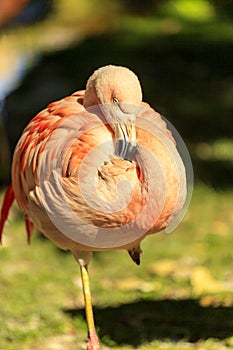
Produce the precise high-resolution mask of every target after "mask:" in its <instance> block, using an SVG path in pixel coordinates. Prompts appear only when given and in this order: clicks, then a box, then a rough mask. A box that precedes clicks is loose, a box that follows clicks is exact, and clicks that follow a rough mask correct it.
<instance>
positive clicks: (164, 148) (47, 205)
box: [0, 66, 187, 349]
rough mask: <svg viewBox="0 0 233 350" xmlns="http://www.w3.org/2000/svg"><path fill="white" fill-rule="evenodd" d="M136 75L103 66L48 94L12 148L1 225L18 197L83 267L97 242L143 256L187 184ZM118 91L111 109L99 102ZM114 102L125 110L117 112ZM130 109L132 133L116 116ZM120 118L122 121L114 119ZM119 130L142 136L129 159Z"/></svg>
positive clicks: (29, 216)
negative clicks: (79, 85) (56, 95)
mask: <svg viewBox="0 0 233 350" xmlns="http://www.w3.org/2000/svg"><path fill="white" fill-rule="evenodd" d="M129 72H130V73H129ZM135 77H136V76H135V75H134V74H133V73H132V72H131V71H129V70H128V69H126V68H122V67H115V66H108V67H104V68H101V69H100V70H97V71H96V72H95V73H94V74H93V76H92V78H90V79H89V81H88V83H87V89H86V90H82V91H78V92H75V93H74V94H72V95H71V96H68V97H65V98H63V99H61V100H60V101H57V102H53V103H51V104H50V105H49V106H48V107H47V108H45V109H44V110H42V111H41V112H40V113H39V114H37V115H36V116H35V117H34V118H33V119H32V120H31V121H30V122H29V124H28V125H27V126H26V128H25V129H24V131H23V133H22V136H21V138H20V139H19V141H18V144H17V146H16V148H15V151H14V156H13V163H12V185H11V186H10V188H9V190H8V191H7V193H6V196H5V200H4V202H3V207H2V211H1V221H0V234H1V233H2V230H3V225H4V222H5V220H6V218H7V215H8V212H9V208H10V206H11V204H12V202H13V200H14V197H15V199H16V201H17V203H18V205H19V207H20V209H21V210H22V211H23V212H24V214H25V221H26V230H27V233H28V237H30V235H31V231H32V229H33V227H34V225H35V226H36V227H37V228H38V229H39V230H40V231H41V232H42V233H43V234H44V235H45V236H47V237H48V238H49V239H50V240H51V241H53V242H54V243H55V244H56V245H57V246H58V247H60V248H62V249H65V250H70V251H71V252H72V254H73V256H74V257H75V259H76V260H77V261H78V262H79V263H80V264H81V266H82V267H83V266H87V265H88V262H89V259H90V255H91V252H92V251H94V250H105V249H127V250H128V251H129V253H130V255H131V257H132V259H133V260H134V261H135V262H136V263H139V257H140V253H141V250H140V246H139V244H140V242H141V240H142V239H143V238H144V237H145V236H146V235H148V234H151V233H155V232H158V231H160V230H162V229H164V228H166V227H167V226H168V225H169V223H170V222H171V221H172V220H173V218H174V217H175V216H176V215H177V213H178V212H179V211H180V209H181V208H182V207H183V205H184V202H185V198H186V193H187V191H186V174H185V168H184V165H183V162H182V160H181V158H180V156H179V153H178V151H177V149H176V142H175V140H174V138H173V136H172V134H171V132H170V131H169V130H168V129H167V126H166V123H165V122H164V121H163V120H162V118H161V117H160V115H159V114H158V113H157V112H155V111H154V110H153V109H152V108H151V107H150V106H149V105H148V104H146V103H144V102H142V101H141V90H140V85H139V83H138V80H137V78H135ZM130 79H131V80H130ZM130 81H131V83H132V86H130ZM127 84H128V85H127ZM113 92H114V97H113ZM116 96H117V97H116ZM113 101H114V103H115V105H114V106H113V107H114V109H109V112H108V111H107V112H106V109H101V108H99V106H101V105H103V106H105V105H104V104H111V103H112V102H113ZM116 101H117V102H116ZM125 102H126V103H127V104H128V105H127V106H126V107H125V106H124V105H121V106H120V107H119V103H122V104H123V103H125ZM122 106H123V107H122ZM130 106H131V107H130ZM132 106H137V107H140V108H139V109H137V108H136V109H133V108H132ZM118 107H119V108H120V109H121V114H120V113H119V112H115V110H116V109H117V108H118ZM106 108H107V107H106ZM111 108H112V107H111ZM128 109H129V110H128ZM122 110H123V112H122ZM132 110H133V113H132ZM117 111H118V109H117ZM135 111H136V112H135ZM134 114H137V122H136V127H135V133H134V131H133V130H134V126H132V125H131V124H127V123H128V120H129V119H127V123H126V122H125V121H123V122H122V120H121V119H120V118H122V115H124V116H125V115H127V116H129V115H130V116H132V115H134ZM114 118H119V120H118V119H117V123H120V124H121V123H122V124H124V123H125V125H126V124H127V125H126V129H116V127H115V125H114V124H113V123H114ZM127 118H128V117H127ZM130 118H131V117H130ZM130 120H131V119H130ZM122 130H123V131H122ZM124 130H126V131H124ZM117 132H118V133H120V134H121V132H122V135H123V144H124V146H125V145H127V147H128V145H129V144H130V142H131V143H132V145H135V139H136V144H137V150H136V152H135V154H133V153H132V154H131V155H130V157H131V158H132V159H129V158H130V157H129V153H130V152H129V151H128V150H129V148H127V147H126V146H125V148H124V147H123V149H124V150H123V151H122V150H121V151H120V153H119V154H124V156H119V154H116V153H117V152H116V147H117V146H116V142H115V138H116V134H117ZM126 133H127V135H126ZM117 135H119V134H117ZM134 135H135V136H134ZM121 137H122V136H121ZM119 138H120V137H119ZM124 138H126V139H127V142H125V140H124ZM124 142H125V143H124ZM132 147H136V146H132ZM135 149H136V148H135ZM57 169H59V170H57ZM122 184H123V185H124V184H127V185H124V186H123V185H122ZM119 186H123V188H122V190H121V191H120V190H119V188H120V187H119ZM128 189H130V190H128ZM61 194H62V198H61ZM145 207H146V209H145ZM54 213H55V214H54ZM54 217H56V218H55V220H54ZM76 219H77V220H78V223H79V224H78V225H77V221H76ZM64 227H65V229H66V232H64V231H63V228H64ZM124 227H126V229H125V231H122V230H123V228H124ZM108 232H109V235H108V234H107V233H108ZM112 232H113V235H112V236H111V233H112ZM135 232H136V233H135ZM109 237H110V238H109ZM99 242H100V243H99ZM91 332H92V329H91V330H90V329H89V333H91ZM95 337H96V335H95V332H94V335H93V339H94V338H95ZM92 343H93V344H95V343H96V341H95V340H93V341H92V342H91V340H90V337H89V342H88V344H89V345H88V346H89V347H88V349H92V348H93V349H95V345H93V344H92ZM97 343H98V342H97ZM98 346H99V345H98V344H97V345H96V349H99V347H98Z"/></svg>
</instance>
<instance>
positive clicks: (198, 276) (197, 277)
mask: <svg viewBox="0 0 233 350" xmlns="http://www.w3.org/2000/svg"><path fill="white" fill-rule="evenodd" d="M190 282H191V285H192V289H193V293H194V294H198V295H199V294H202V293H216V292H221V291H223V290H225V288H224V284H223V283H221V282H219V281H217V280H215V279H214V277H213V276H212V275H211V273H210V271H209V270H208V269H207V268H205V267H202V266H197V267H195V268H194V269H193V272H192V275H191V277H190Z"/></svg>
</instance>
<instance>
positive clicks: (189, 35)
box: [0, 0, 233, 189]
mask: <svg viewBox="0 0 233 350" xmlns="http://www.w3.org/2000/svg"><path fill="white" fill-rule="evenodd" d="M199 2H201V3H203V2H205V1H196V6H197V7H198V6H199V5H198V3H199ZM25 3H27V4H26V5H25V7H24V8H23V10H22V11H21V12H20V13H19V14H18V16H15V15H14V16H13V18H12V19H11V20H9V21H8V22H7V24H5V25H4V26H3V31H4V32H7V31H9V30H10V31H12V28H13V30H16V31H17V28H19V27H20V26H28V27H29V28H31V30H32V31H33V25H36V23H38V22H41V23H46V18H49V16H51V14H53V12H54V9H55V7H54V2H52V1H40V2H38V1H36V0H34V1H27V2H26V1H25ZM39 3H40V6H38V4H39ZM174 3H175V2H174ZM186 3H187V1H186ZM189 3H192V4H195V1H189ZM207 3H208V1H207ZM209 3H210V4H211V6H212V8H213V9H214V12H215V16H214V17H213V19H211V20H209V19H206V18H204V19H202V17H201V16H200V18H198V16H196V18H192V17H191V19H190V16H189V14H188V15H187V17H185V16H183V17H182V16H180V15H179V13H178V14H177V13H176V12H175V11H174V7H173V5H174V4H173V3H172V1H166V0H160V1H148V0H146V1H145V0H144V1H143V2H142V1H130V0H128V1H120V2H114V1H109V2H103V3H102V4H99V5H98V6H102V7H103V11H102V12H101V11H100V10H99V9H98V11H99V13H97V14H96V16H95V14H94V15H93V11H94V10H93V8H91V7H90V11H91V13H90V16H89V15H88V11H87V13H86V14H85V16H84V18H83V19H82V18H81V19H80V23H78V22H76V23H75V26H76V27H77V28H78V27H79V26H80V28H82V38H81V40H73V42H71V43H70V44H69V45H67V46H66V45H63V47H56V46H55V47H54V48H53V49H51V48H50V49H49V50H44V51H43V50H42V49H40V50H37V51H36V53H35V55H34V58H35V57H36V60H35V62H34V63H33V66H32V67H31V68H30V69H28V67H27V65H26V66H25V68H24V73H23V76H24V77H22V79H21V83H20V84H19V85H18V87H16V88H12V91H10V93H9V94H8V95H7V96H6V98H5V106H4V110H3V111H2V114H3V115H4V118H3V127H4V128H5V130H6V134H7V139H8V141H9V147H10V150H11V154H12V151H13V149H14V147H15V144H16V142H17V140H18V138H19V136H20V134H21V132H22V129H23V128H24V126H25V125H26V124H27V122H28V121H29V120H30V119H31V118H32V117H33V116H34V115H35V114H36V113H37V112H38V111H40V110H41V109H42V108H44V107H45V106H46V105H47V104H48V103H49V102H51V101H53V100H56V99H59V98H61V97H63V96H65V95H68V94H70V93H72V92H73V91H75V90H78V89H83V88H84V87H85V83H86V80H87V78H88V77H89V76H90V74H91V73H92V72H93V70H94V69H96V68H98V67H100V66H103V65H106V64H110V63H111V64H117V65H124V66H127V67H129V68H130V69H132V70H133V71H134V72H135V73H136V74H137V75H138V76H139V79H140V81H141V84H142V87H143V92H144V100H145V101H147V102H149V103H150V104H151V105H152V106H153V107H154V108H155V109H156V110H158V111H159V112H160V113H161V114H163V115H164V116H166V118H167V119H169V120H170V121H171V122H172V123H173V125H174V126H175V127H176V128H177V129H178V130H179V133H180V134H181V135H182V137H183V138H184V140H185V142H186V143H187V146H188V148H189V150H190V152H191V156H192V161H193V166H194V173H195V177H196V179H197V180H199V181H202V182H205V183H207V184H208V185H210V186H213V187H215V188H216V189H219V188H221V189H223V188H228V187H231V186H232V178H233V165H232V160H231V158H232V157H229V158H228V156H226V157H224V158H223V159H221V158H220V159H219V158H214V157H211V156H210V154H211V144H213V143H214V142H216V140H222V139H224V140H225V139H226V140H231V139H232V135H233V122H232V107H233V73H232V66H233V64H232V63H233V62H232V53H233V45H232V44H233V40H232V38H233V29H232V28H233V22H232V17H233V2H232V1H220V0H215V1H214V0H212V1H209ZM70 4H71V5H70V11H71V13H72V11H78V7H75V8H72V2H71V3H70ZM80 4H81V2H80ZM96 4H97V3H96ZM166 6H167V7H166ZM200 6H201V5H200ZM104 7H105V8H104ZM33 8H34V10H33ZM108 11H109V12H108ZM184 11H185V1H184ZM188 11H189V8H188V7H187V12H188ZM190 11H191V10H190ZM200 13H201V10H200ZM98 16H100V17H98ZM109 17H110V20H109ZM94 18H96V21H97V23H98V24H101V25H100V27H101V29H100V30H95V28H94V29H93V31H92V30H90V28H88V29H86V33H85V28H84V29H83V27H85V26H83V24H85V23H86V24H87V23H88V24H90V22H91V21H93V23H94V21H95V20H94ZM102 23H105V24H106V27H105V26H103V25H102ZM224 24H225V26H224ZM72 25H74V24H72ZM30 26H31V27H30ZM158 26H160V27H159V28H160V29H157V28H158ZM77 28H76V29H77ZM64 29H65V26H64ZM80 30H81V29H80ZM231 30H232V32H231ZM231 34H232V38H231ZM67 39H68V37H67ZM49 40H51V42H52V41H53V35H51V37H50V38H49ZM68 41H69V40H68ZM2 135H3V134H2ZM1 140H3V136H2V137H1ZM1 147H2V146H1ZM2 149H3V148H2ZM209 153H210V154H209ZM5 168H6V162H5V161H2V166H1V168H0V174H1V182H0V184H1V185H2V184H4V185H5V184H6V183H7V182H8V181H9V180H8V179H9V176H6V172H5V171H4V169H5ZM1 169H2V170H1Z"/></svg>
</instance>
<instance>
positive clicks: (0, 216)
mask: <svg viewBox="0 0 233 350" xmlns="http://www.w3.org/2000/svg"><path fill="white" fill-rule="evenodd" d="M14 199H15V195H14V192H13V188H12V185H10V186H9V187H8V189H7V191H6V193H5V196H4V199H3V204H2V208H1V213H0V243H2V231H3V227H4V224H5V222H6V220H7V218H8V214H9V210H10V208H11V206H12V203H13V202H14Z"/></svg>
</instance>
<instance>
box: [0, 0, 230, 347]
mask: <svg viewBox="0 0 233 350" xmlns="http://www.w3.org/2000/svg"><path fill="white" fill-rule="evenodd" d="M232 19H233V1H231V0H209V1H208V0H191V1H188V0H157V1H156V0H154V1H153V0H151V1H149V0H144V1H139V0H135V1H133V0H126V1H123V0H120V1H116V0H115V1H114V0H103V1H101V2H100V1H97V0H86V1H85V0H69V1H67V0H54V1H46V0H40V1H39V0H38V1H37V0H31V1H29V0H14V1H12V0H8V1H7V0H1V1H0V26H1V28H0V30H1V37H0V186H1V187H2V189H3V190H4V189H5V187H6V185H7V184H8V183H9V182H10V175H9V172H10V170H9V169H10V162H11V161H10V159H11V155H12V152H13V149H14V147H15V144H16V142H17V140H18V138H19V136H20V134H21V132H22V130H23V128H24V126H25V125H26V124H27V122H28V121H29V120H30V119H31V118H32V117H33V116H34V115H35V114H36V113H37V112H38V111H40V110H41V109H42V108H44V107H45V106H46V105H47V104H48V103H49V102H51V101H53V100H55V99H59V98H61V97H63V96H65V95H69V94H71V93H72V92H74V91H75V90H78V89H83V88H85V84H86V80H87V78H88V77H89V76H90V74H91V73H92V72H93V70H95V69H96V68H98V67H100V66H103V65H106V64H116V65H123V66H127V67H128V68H130V69H132V70H133V71H134V72H135V73H136V74H137V75H138V77H139V79H140V81H141V84H142V87H143V93H144V101H146V102H148V103H150V104H151V106H153V107H154V108H155V109H156V110H157V111H159V112H160V113H161V114H162V115H164V116H165V117H166V118H167V119H168V120H169V121H170V122H172V124H173V125H174V126H175V127H176V128H177V130H178V131H179V133H180V134H181V135H182V137H183V139H184V141H185V142H186V145H187V147H188V149H189V151H190V155H191V158H192V162H193V167H194V175H195V187H194V195H193V200H192V202H191V206H190V210H189V212H188V214H187V216H186V218H185V220H184V221H183V223H182V224H181V225H180V227H179V228H178V229H177V230H176V233H175V234H174V235H166V234H159V235H157V236H156V237H151V238H148V240H145V243H144V246H143V250H144V254H143V266H142V267H140V268H139V269H137V268H136V267H134V266H132V264H131V262H130V261H128V257H127V256H126V254H124V253H122V252H109V253H101V254H97V255H96V256H95V257H94V259H93V260H94V261H93V262H92V264H91V273H92V278H93V282H92V283H93V294H94V295H95V297H94V303H95V305H96V319H97V327H98V328H99V334H100V336H101V341H102V343H103V348H104V349H109V348H114V349H136V348H140V349H159V348H163V349H211V350H212V349H217V350H219V349H229V348H230V349H233V331H232V329H233V306H232V305H233V296H232V288H233V277H232V267H233V262H232V259H233V253H232V244H233V238H232V237H231V235H232V228H233V219H232V217H233V215H232V213H233V203H232V202H233V201H232V199H233V195H232V194H233V189H232V185H233V181H232V179H233V162H232V161H233V140H232V135H233V120H232V116H233V115H232V111H233V69H232V67H233V60H232V56H233V21H232ZM2 193H3V192H2ZM5 231H6V232H5V234H6V238H5V239H4V245H3V247H2V248H1V251H0V259H1V270H0V279H1V281H2V283H1V287H0V293H1V298H0V310H2V313H1V311H0V317H2V324H4V326H3V327H2V329H1V330H0V335H2V336H0V348H2V349H19V348H20V349H47V350H49V349H60V348H62V347H59V346H62V344H63V348H67V349H68V348H69V349H82V348H83V346H84V345H83V341H84V339H85V322H84V320H83V313H82V308H81V309H80V307H81V306H80V305H82V304H81V303H82V302H81V289H80V285H79V282H77V277H76V269H77V267H76V266H75V262H74V261H73V260H72V258H71V257H70V256H69V255H66V254H62V253H60V252H59V251H58V250H57V249H55V248H54V247H53V246H52V245H51V244H50V243H49V242H47V241H44V240H41V239H39V238H38V236H37V235H35V236H34V239H33V240H34V242H33V243H32V247H31V248H30V249H29V248H28V247H27V246H26V243H25V242H24V239H23V238H22V234H23V231H24V227H23V220H22V217H21V216H20V214H19V212H18V210H17V209H16V207H15V208H14V210H13V213H12V218H11V220H10V224H9V225H7V227H6V230H5ZM16 240H17V242H16ZM68 270H69V274H68V273H67V271H68ZM54 275H56V278H54ZM53 283H54V284H53ZM77 289H78V292H77ZM54 290H55V291H54ZM109 295H111V298H110V297H109ZM25 304H26V305H27V308H26V306H25ZM38 309H39V310H40V312H38ZM16 311H17V312H16ZM6 319H7V320H8V321H6ZM74 325H76V326H77V327H76V328H75V327H74ZM129 327H130V329H131V331H130V332H131V333H130V334H131V335H130V334H129V331H128V329H129ZM1 332H2V334H1ZM76 332H77V334H76ZM43 339H44V340H43ZM45 339H47V340H45ZM1 342H2V344H1Z"/></svg>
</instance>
